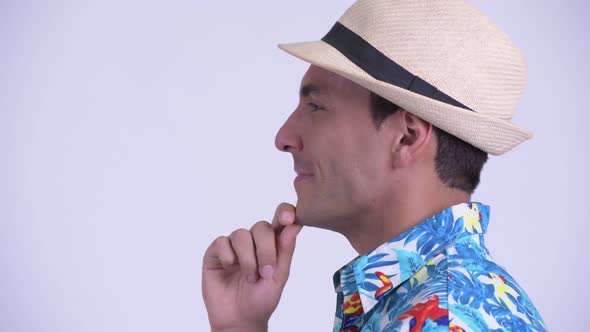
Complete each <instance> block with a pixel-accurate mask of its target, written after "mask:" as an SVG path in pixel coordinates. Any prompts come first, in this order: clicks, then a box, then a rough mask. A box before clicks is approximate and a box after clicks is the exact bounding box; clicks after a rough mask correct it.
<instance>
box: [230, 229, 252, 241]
mask: <svg viewBox="0 0 590 332" xmlns="http://www.w3.org/2000/svg"><path fill="white" fill-rule="evenodd" d="M248 237H250V231H248V230H247V229H245V228H239V229H236V230H235V231H233V232H232V233H231V235H230V238H231V239H232V241H243V240H246V239H247V238H248Z"/></svg>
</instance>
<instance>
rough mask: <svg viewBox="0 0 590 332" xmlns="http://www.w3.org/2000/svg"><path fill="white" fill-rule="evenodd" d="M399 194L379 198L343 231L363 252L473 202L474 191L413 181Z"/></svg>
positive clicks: (358, 249) (354, 245)
mask: <svg viewBox="0 0 590 332" xmlns="http://www.w3.org/2000/svg"><path fill="white" fill-rule="evenodd" d="M406 189H407V190H400V191H399V192H400V193H399V194H398V195H395V194H390V195H388V198H389V199H387V200H383V201H381V202H375V203H374V206H371V207H370V208H369V209H367V210H368V211H365V212H366V213H364V214H363V215H362V216H358V218H359V220H355V221H354V222H351V223H350V225H352V226H351V227H350V228H349V229H346V230H343V231H342V234H343V235H344V236H345V237H346V238H347V239H348V241H349V242H350V244H351V245H352V247H353V248H354V249H355V250H356V251H357V252H358V253H359V255H363V254H365V253H367V252H369V251H370V250H372V249H374V248H376V247H378V246H379V245H381V244H383V243H385V242H387V241H388V240H390V239H392V238H394V237H396V236H398V235H399V234H401V233H403V232H405V231H406V230H408V229H410V228H412V227H414V226H416V225H417V224H419V223H421V222H422V221H424V220H426V219H427V218H429V217H431V216H433V215H435V214H437V213H438V212H440V211H443V210H444V209H446V208H448V207H450V206H453V205H457V204H460V203H465V202H469V200H470V198H471V197H470V195H469V194H468V193H466V192H464V191H461V190H457V189H451V188H448V187H446V186H442V185H441V186H437V187H431V188H427V187H424V186H423V187H419V186H416V185H415V184H413V185H412V186H411V187H410V188H406Z"/></svg>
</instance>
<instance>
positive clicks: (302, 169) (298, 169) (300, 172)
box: [294, 160, 313, 183]
mask: <svg viewBox="0 0 590 332" xmlns="http://www.w3.org/2000/svg"><path fill="white" fill-rule="evenodd" d="M310 168H311V167H309V165H308V163H304V162H302V161H299V160H296V161H295V173H297V177H296V178H295V181H294V183H298V182H301V181H303V180H306V179H309V178H311V177H312V176H313V172H311V171H310Z"/></svg>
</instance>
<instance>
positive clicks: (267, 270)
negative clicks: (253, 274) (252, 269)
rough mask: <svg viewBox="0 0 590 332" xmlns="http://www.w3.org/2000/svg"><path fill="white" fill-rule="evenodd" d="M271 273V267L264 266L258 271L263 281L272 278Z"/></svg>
mask: <svg viewBox="0 0 590 332" xmlns="http://www.w3.org/2000/svg"><path fill="white" fill-rule="evenodd" d="M272 272H273V271H272V265H265V266H263V267H262V269H261V271H260V275H261V276H262V278H264V279H270V278H272Z"/></svg>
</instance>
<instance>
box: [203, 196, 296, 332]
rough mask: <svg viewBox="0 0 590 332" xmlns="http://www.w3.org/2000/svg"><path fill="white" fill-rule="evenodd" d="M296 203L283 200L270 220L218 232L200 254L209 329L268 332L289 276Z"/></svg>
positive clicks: (294, 237)
mask: <svg viewBox="0 0 590 332" xmlns="http://www.w3.org/2000/svg"><path fill="white" fill-rule="evenodd" d="M301 228H302V226H301V225H298V224H295V207H294V206H293V205H291V204H287V203H281V204H280V205H279V206H278V207H277V209H276V212H275V215H274V218H273V220H272V224H269V223H268V222H266V221H260V222H258V223H256V224H254V226H252V228H251V229H250V230H249V231H248V230H246V229H238V230H236V231H234V232H233V233H231V235H230V236H220V237H218V238H217V239H215V241H213V243H211V245H210V246H209V248H207V251H206V252H205V255H204V257H203V283H202V291H203V299H204V300H205V306H206V308H207V312H208V314H209V323H210V324H211V329H212V331H257V332H258V331H266V329H267V325H268V320H269V319H270V316H271V314H272V313H273V311H274V310H275V309H276V307H277V305H278V304H279V299H280V297H281V293H282V292H283V288H284V287H285V284H286V283H287V279H288V278H289V270H290V268H291V259H292V258H293V252H294V251H295V239H296V238H297V234H298V233H299V231H300V230H301Z"/></svg>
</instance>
